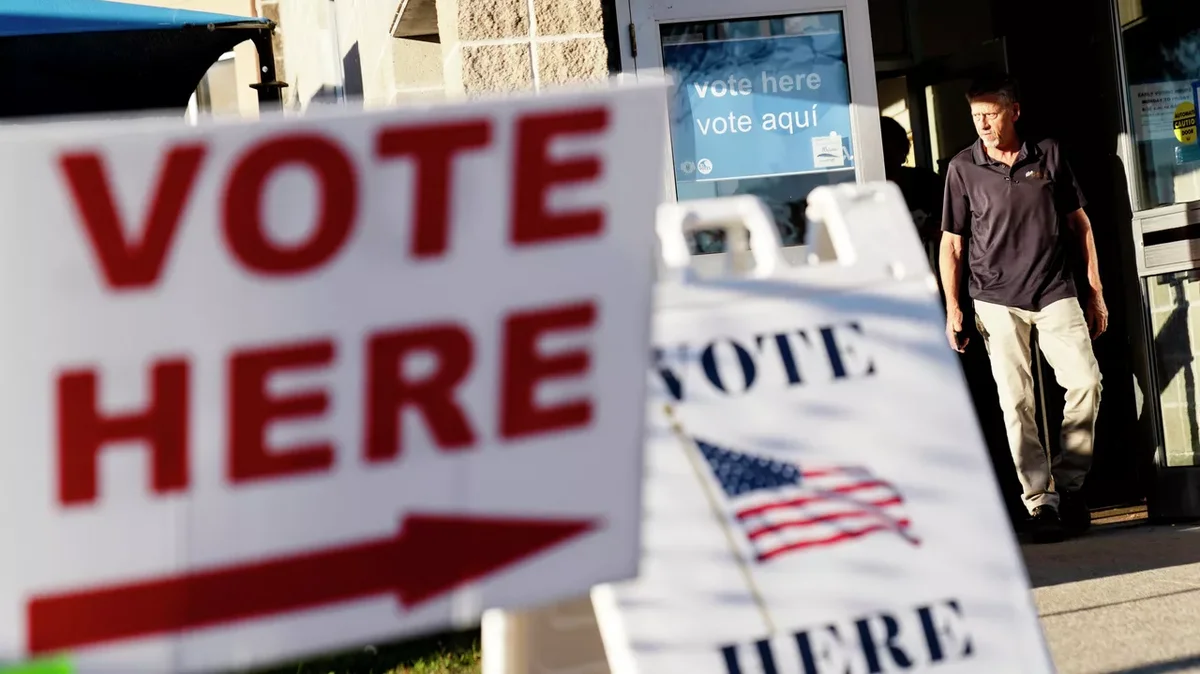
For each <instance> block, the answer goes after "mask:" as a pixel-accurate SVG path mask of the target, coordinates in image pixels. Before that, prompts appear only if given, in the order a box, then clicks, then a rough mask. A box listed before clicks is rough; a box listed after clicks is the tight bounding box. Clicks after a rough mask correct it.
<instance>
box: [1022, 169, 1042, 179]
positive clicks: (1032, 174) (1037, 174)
mask: <svg viewBox="0 0 1200 674" xmlns="http://www.w3.org/2000/svg"><path fill="white" fill-rule="evenodd" d="M1025 177H1026V178H1033V179H1034V180H1041V179H1042V178H1043V177H1044V176H1043V174H1042V172H1041V171H1038V170H1037V169H1029V170H1028V171H1026V172H1025Z"/></svg>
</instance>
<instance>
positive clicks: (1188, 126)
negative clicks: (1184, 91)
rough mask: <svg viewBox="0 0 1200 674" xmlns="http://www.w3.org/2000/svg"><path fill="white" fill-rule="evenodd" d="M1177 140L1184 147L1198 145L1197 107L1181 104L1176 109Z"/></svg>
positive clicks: (1191, 104)
mask: <svg viewBox="0 0 1200 674" xmlns="http://www.w3.org/2000/svg"><path fill="white" fill-rule="evenodd" d="M1175 138H1176V139H1178V140H1179V142H1180V143H1183V144H1184V145H1194V144H1195V143H1196V106H1195V104H1193V103H1191V102H1188V103H1180V104H1179V105H1178V106H1177V107H1176V108H1175Z"/></svg>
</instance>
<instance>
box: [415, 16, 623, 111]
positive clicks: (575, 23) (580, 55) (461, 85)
mask: <svg viewBox="0 0 1200 674" xmlns="http://www.w3.org/2000/svg"><path fill="white" fill-rule="evenodd" d="M437 12H438V31H439V34H440V37H441V43H442V50H443V58H444V61H445V66H444V68H445V87H446V91H447V93H450V94H459V93H461V94H468V95H469V94H474V93H484V92H500V91H518V90H523V89H539V90H540V89H543V88H545V87H551V86H554V85H559V84H565V83H568V82H573V81H580V80H583V81H587V80H600V79H603V78H605V77H607V75H608V51H607V49H606V47H605V43H604V21H603V11H602V9H601V3H600V0H571V1H564V0H437Z"/></svg>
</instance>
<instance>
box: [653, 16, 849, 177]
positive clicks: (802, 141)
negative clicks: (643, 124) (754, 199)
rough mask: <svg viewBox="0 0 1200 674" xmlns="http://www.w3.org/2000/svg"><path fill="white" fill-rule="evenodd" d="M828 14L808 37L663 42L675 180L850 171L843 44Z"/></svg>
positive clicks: (837, 23) (837, 25)
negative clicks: (669, 77) (672, 82)
mask: <svg viewBox="0 0 1200 674" xmlns="http://www.w3.org/2000/svg"><path fill="white" fill-rule="evenodd" d="M822 18H824V17H822ZM829 19H830V20H827V21H822V22H821V29H820V30H815V31H806V33H805V34H803V35H779V36H770V37H761V38H735V39H721V40H713V41H705V42H689V43H680V44H665V45H663V65H664V67H665V68H666V70H668V71H670V72H672V74H673V75H674V77H675V79H676V89H675V93H674V97H673V99H672V101H671V144H672V150H673V154H674V159H675V169H676V176H677V179H678V180H680V181H693V180H695V181H710V180H729V179H736V178H751V177H765V176H775V175H784V174H795V173H814V172H825V171H836V170H852V169H853V168H854V153H853V147H852V145H851V138H850V87H849V77H848V71H847V68H846V48H845V42H844V40H843V33H842V29H841V20H840V18H838V17H836V16H831V17H829Z"/></svg>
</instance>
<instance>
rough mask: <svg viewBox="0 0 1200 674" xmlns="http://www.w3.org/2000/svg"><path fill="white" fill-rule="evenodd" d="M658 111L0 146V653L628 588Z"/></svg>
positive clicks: (632, 99) (300, 126)
mask: <svg viewBox="0 0 1200 674" xmlns="http://www.w3.org/2000/svg"><path fill="white" fill-rule="evenodd" d="M663 114H665V89H664V88H662V87H660V86H645V85H642V86H635V87H631V88H622V89H614V90H610V91H604V90H593V91H586V92H571V93H564V94H559V95H551V96H545V97H540V98H539V97H517V98H506V99H499V100H489V101H486V102H474V103H469V104H462V105H454V106H444V107H434V108H431V109H425V110H395V111H386V112H372V113H366V114H363V113H355V114H349V115H340V116H334V117H327V118H320V119H317V118H310V119H306V120H282V119H279V118H273V119H270V120H269V121H265V122H262V123H258V124H235V125H218V126H211V127H207V128H200V129H187V128H181V127H177V126H176V125H170V124H165V125H164V124H163V123H148V122H144V121H143V122H137V123H87V124H83V125H52V126H48V127H33V128H28V129H22V130H21V131H20V132H18V133H12V132H10V133H8V134H7V135H4V136H0V176H2V177H3V178H2V179H0V203H3V204H4V221H5V224H6V226H5V227H4V229H3V232H2V233H0V316H3V318H4V323H5V326H6V327H5V330H4V336H3V341H2V344H3V348H4V353H5V354H6V355H5V356H3V368H2V369H3V372H4V377H3V382H2V384H0V428H3V429H4V442H3V444H4V447H3V450H2V451H0V550H2V551H3V552H2V553H0V661H2V660H20V659H23V658H27V657H33V656H41V655H46V654H50V653H57V652H67V653H70V654H71V657H72V658H73V660H74V662H75V664H76V666H77V668H78V669H79V671H83V672H89V671H97V672H99V671H106V672H119V673H121V674H133V673H135V672H153V673H154V674H163V673H164V672H193V671H212V670H218V669H229V668H235V667H237V668H240V667H248V666H252V665H257V664H261V663H264V662H268V661H272V660H277V659H279V658H284V657H292V656H299V655H304V654H311V653H318V652H322V651H328V650H330V649H334V648H338V647H342V646H348V645H353V644H358V643H365V642H369V641H370V640H374V639H391V638H396V637H399V636H402V635H405V634H413V633H419V632H426V631H430V630H434V629H437V628H441V627H443V626H446V625H450V624H465V623H469V622H472V621H475V620H477V619H478V616H479V614H480V612H481V610H482V609H484V608H488V607H509V606H513V607H516V606H528V605H535V604H540V603H544V602H547V601H551V600H554V599H557V598H560V597H564V596H571V595H578V594H579V593H581V592H586V590H587V588H589V587H590V586H591V585H593V584H595V583H597V582H603V581H612V580H618V579H624V578H630V577H632V576H633V575H634V574H635V573H636V560H637V538H638V536H637V533H638V527H639V512H640V510H639V505H640V503H639V485H640V474H641V469H642V461H641V455H642V451H641V428H642V420H643V417H644V406H643V405H644V372H645V368H646V367H647V365H648V358H647V355H646V348H645V345H646V341H647V335H648V332H649V312H650V295H651V282H652V270H653V259H652V255H653V250H654V245H653V218H654V209H655V206H656V205H657V201H658V197H659V194H660V191H659V190H660V183H659V176H660V175H661V173H662V172H661V170H660V168H661V164H660V162H661V154H660V148H661V147H662V146H663V143H664V141H665V139H664V138H663V137H662V131H661V129H660V127H659V125H656V124H647V123H646V122H645V120H647V119H657V118H659V117H661V116H662V115H663Z"/></svg>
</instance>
